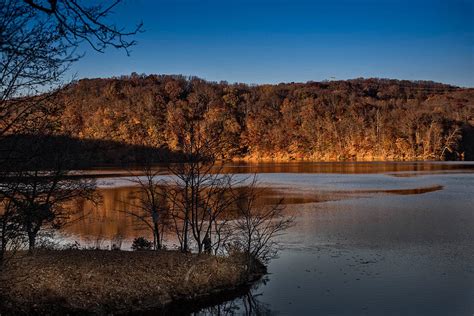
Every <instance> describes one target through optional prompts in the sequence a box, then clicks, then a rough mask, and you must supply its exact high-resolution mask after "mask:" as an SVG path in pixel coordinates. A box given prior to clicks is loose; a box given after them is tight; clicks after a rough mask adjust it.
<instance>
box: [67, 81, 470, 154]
mask: <svg viewBox="0 0 474 316" xmlns="http://www.w3.org/2000/svg"><path fill="white" fill-rule="evenodd" d="M61 102H62V103H63V104H64V111H63V113H62V115H61V120H60V121H61V126H60V128H59V132H58V133H60V134H65V135H68V136H70V137H77V138H81V139H94V140H103V141H114V142H121V143H125V144H128V145H139V146H150V147H157V148H165V149H167V150H171V151H179V150H180V135H179V133H180V131H181V130H182V129H183V128H184V126H185V124H186V120H187V119H189V117H188V116H187V113H189V112H190V109H192V110H193V118H194V119H197V120H200V121H202V122H205V123H206V124H207V125H209V126H213V124H215V125H216V126H217V125H219V126H221V127H222V129H223V132H222V133H220V134H219V137H220V143H221V144H222V146H221V153H220V157H221V158H223V159H240V158H244V159H281V160H289V159H311V160H445V159H447V160H462V159H465V160H471V159H473V158H474V136H473V135H474V89H462V88H458V87H454V86H449V85H444V84H439V83H434V82H425V81H417V82H412V81H398V80H389V79H355V80H348V81H330V82H307V83H284V84H277V85H245V84H228V83H226V82H220V83H215V82H207V81H204V80H201V79H198V78H185V77H182V76H159V75H150V76H145V75H136V74H132V75H131V76H124V77H120V78H110V79H84V80H80V81H78V82H76V83H74V84H72V85H71V86H69V87H68V88H67V89H66V90H65V91H64V93H63V94H62V97H61ZM187 117H188V118H187ZM98 154H99V153H98Z"/></svg>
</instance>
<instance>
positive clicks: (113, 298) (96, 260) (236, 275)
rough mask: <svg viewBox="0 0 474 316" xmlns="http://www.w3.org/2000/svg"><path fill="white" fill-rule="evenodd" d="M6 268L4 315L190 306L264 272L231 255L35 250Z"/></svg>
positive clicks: (239, 289) (221, 296)
mask: <svg viewBox="0 0 474 316" xmlns="http://www.w3.org/2000/svg"><path fill="white" fill-rule="evenodd" d="M8 269H9V273H7V274H6V275H7V279H6V280H2V281H3V282H6V283H7V284H8V285H7V287H6V289H4V290H6V291H4V294H5V295H4V297H3V303H2V310H3V311H4V312H6V313H9V314H10V313H11V314H32V313H35V314H38V313H39V314H43V313H53V314H60V313H68V314H84V313H92V314H111V313H112V314H127V313H139V312H145V311H153V312H160V311H166V312H168V313H173V312H178V311H179V312H192V311H194V309H196V308H197V309H198V310H199V308H202V307H205V306H206V305H208V304H211V303H216V302H217V303H218V302H219V301H220V300H225V299H226V298H229V297H234V296H235V295H238V294H239V293H245V292H246V291H247V290H248V288H249V286H250V285H251V284H252V283H253V282H255V281H257V280H258V279H259V278H261V277H262V276H263V275H264V274H265V273H266V269H265V267H264V266H263V265H262V264H261V263H257V264H252V265H248V264H247V260H246V259H245V257H243V256H239V255H238V254H234V255H230V256H212V255H209V254H191V253H182V252H179V251H168V250H163V251H120V250H78V249H70V250H38V251H36V252H35V254H34V255H31V256H30V255H28V254H26V253H23V254H18V259H16V260H14V261H12V263H11V264H10V265H9V267H8ZM9 281H15V282H9Z"/></svg>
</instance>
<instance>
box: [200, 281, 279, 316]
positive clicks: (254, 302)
mask: <svg viewBox="0 0 474 316" xmlns="http://www.w3.org/2000/svg"><path fill="white" fill-rule="evenodd" d="M267 281H268V277H264V278H263V279H262V280H261V281H260V282H258V283H257V284H255V285H254V286H253V287H252V289H250V290H249V291H248V292H247V293H246V294H244V295H242V296H240V297H238V298H235V299H233V300H231V301H226V302H223V303H221V304H217V305H214V306H211V307H207V308H204V309H202V310H200V311H199V312H197V313H194V314H193V315H273V314H275V313H274V312H272V311H271V310H270V306H269V305H268V304H266V303H263V302H261V301H259V300H258V297H259V296H261V295H262V293H257V292H256V291H257V288H258V287H259V285H260V284H266V282H267Z"/></svg>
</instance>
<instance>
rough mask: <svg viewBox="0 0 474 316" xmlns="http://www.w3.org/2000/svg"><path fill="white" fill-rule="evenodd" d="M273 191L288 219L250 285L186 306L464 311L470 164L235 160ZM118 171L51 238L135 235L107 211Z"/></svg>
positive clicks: (470, 256)
mask: <svg viewBox="0 0 474 316" xmlns="http://www.w3.org/2000/svg"><path fill="white" fill-rule="evenodd" d="M227 170H228V171H229V172H235V173H240V174H242V175H244V176H245V175H246V174H251V173H257V174H258V177H259V180H260V183H261V185H262V186H265V187H269V188H271V189H272V191H271V196H268V198H269V199H271V198H279V197H282V198H284V199H285V205H286V210H285V212H287V213H288V214H291V215H293V216H294V217H295V225H294V226H293V227H292V228H291V229H290V230H288V232H287V233H286V234H285V235H284V236H282V237H281V240H280V241H281V250H280V252H279V255H278V257H277V258H275V259H273V260H272V261H271V262H270V265H269V273H270V274H269V275H268V276H267V278H266V279H265V280H264V281H263V282H260V283H259V284H257V285H255V286H254V288H253V289H252V290H251V293H250V294H251V295H248V296H245V297H242V298H236V299H235V300H234V301H230V302H226V303H225V304H222V305H220V306H214V307H210V308H208V309H204V310H202V311H200V312H199V313H198V314H202V315H204V314H214V313H217V311H220V312H221V313H224V312H225V311H228V312H229V313H230V312H235V313H236V314H244V313H245V311H246V310H247V311H248V310H249V309H250V308H252V309H253V312H255V311H256V310H259V311H260V312H262V313H268V314H285V315H288V314H291V315H472V314H473V313H474V164H471V163H461V162H459V163H440V162H432V163H429V162H413V163H404V162H400V163H309V162H293V163H262V164H246V163H235V164H232V165H230V166H229V167H228V169H227ZM126 175H127V174H126V173H123V172H122V173H121V171H117V170H104V171H103V172H102V174H101V176H102V177H101V178H100V179H99V180H98V184H99V187H100V190H101V193H102V194H103V203H102V205H100V206H99V207H93V206H91V205H87V204H84V205H81V206H80V207H82V208H83V210H84V212H86V213H87V212H88V213H90V216H88V217H86V218H85V219H83V220H81V221H78V222H76V223H74V224H73V225H71V226H69V227H67V229H66V231H65V233H64V236H63V239H64V240H66V241H73V240H78V241H79V242H81V244H101V245H105V246H107V245H110V244H111V243H113V242H114V241H113V240H115V241H116V240H120V241H121V242H122V246H123V247H124V248H126V247H129V246H130V241H131V239H133V237H136V236H140V235H143V234H146V231H145V230H142V229H140V228H139V227H137V225H136V224H137V222H136V221H134V220H133V219H132V218H130V217H127V216H126V215H125V214H123V213H120V212H117V211H116V210H117V209H121V208H123V207H125V206H126V204H127V201H128V200H129V199H130V192H131V190H132V188H130V187H129V186H130V182H129V181H127V178H126Z"/></svg>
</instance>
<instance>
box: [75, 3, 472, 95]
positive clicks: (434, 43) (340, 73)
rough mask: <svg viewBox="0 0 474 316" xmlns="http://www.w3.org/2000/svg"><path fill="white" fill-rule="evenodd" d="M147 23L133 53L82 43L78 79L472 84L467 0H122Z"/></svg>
mask: <svg viewBox="0 0 474 316" xmlns="http://www.w3.org/2000/svg"><path fill="white" fill-rule="evenodd" d="M109 20H110V21H113V22H114V23H116V24H117V25H119V26H124V27H129V28H133V26H134V25H135V24H137V23H139V22H140V21H142V22H143V24H144V32H143V33H140V34H138V35H136V36H135V39H136V41H137V45H136V46H134V47H133V48H132V52H131V55H130V56H127V54H126V53H125V52H124V51H122V50H114V49H108V50H107V51H106V52H105V53H104V54H101V53H97V52H94V51H92V50H91V49H88V48H87V47H86V45H84V46H82V49H83V50H84V52H85V57H84V58H83V59H81V60H80V61H79V62H78V63H76V64H75V65H74V67H73V68H72V69H71V74H72V73H74V74H75V75H76V77H77V78H85V77H88V78H95V77H111V76H120V75H126V74H130V73H132V72H136V73H139V74H141V73H146V74H183V75H192V76H198V77H201V78H203V79H206V80H210V81H221V80H225V81H228V82H244V83H255V84H261V83H279V82H306V81H322V80H342V79H351V78H359V77H365V78H369V77H379V78H394V79H407V80H433V81H437V82H443V83H449V84H454V85H458V86H462V87H474V0H462V1H461V0H445V1H438V0H430V1H428V0H410V1H406V0H399V1H396V0H359V1H357V0H332V1H330V0H326V1H317V0H314V1H302V0H301V1H300V0H274V1H269V0H261V1H259V0H253V1H249V0H242V1H238V0H233V1H231V0H218V1H210V0H167V1H165V0H123V3H121V4H120V6H119V7H118V8H116V9H114V15H112V16H111V17H110V19H109Z"/></svg>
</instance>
